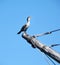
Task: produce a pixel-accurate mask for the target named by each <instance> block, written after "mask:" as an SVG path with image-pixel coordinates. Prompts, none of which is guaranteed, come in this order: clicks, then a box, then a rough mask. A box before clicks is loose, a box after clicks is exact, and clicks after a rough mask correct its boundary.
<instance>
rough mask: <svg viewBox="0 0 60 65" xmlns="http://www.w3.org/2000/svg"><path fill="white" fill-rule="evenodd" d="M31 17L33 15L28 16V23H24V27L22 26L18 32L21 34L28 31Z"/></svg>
mask: <svg viewBox="0 0 60 65" xmlns="http://www.w3.org/2000/svg"><path fill="white" fill-rule="evenodd" d="M30 19H31V17H30V16H28V17H27V23H26V24H25V25H23V27H22V28H21V30H20V31H19V32H18V33H17V34H20V33H21V32H25V33H26V31H27V29H28V27H29V26H30Z"/></svg>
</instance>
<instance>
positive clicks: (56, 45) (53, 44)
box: [50, 44, 60, 48]
mask: <svg viewBox="0 0 60 65" xmlns="http://www.w3.org/2000/svg"><path fill="white" fill-rule="evenodd" d="M59 45H60V44H52V45H50V48H51V47H54V46H59Z"/></svg>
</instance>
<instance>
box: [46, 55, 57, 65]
mask: <svg viewBox="0 0 60 65" xmlns="http://www.w3.org/2000/svg"><path fill="white" fill-rule="evenodd" d="M45 55H46V54H45ZM46 56H47V57H48V59H49V60H50V61H51V62H52V63H53V64H54V65H56V64H55V63H54V61H53V60H52V59H51V58H50V57H49V56H48V55H46Z"/></svg>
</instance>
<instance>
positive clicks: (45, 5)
mask: <svg viewBox="0 0 60 65" xmlns="http://www.w3.org/2000/svg"><path fill="white" fill-rule="evenodd" d="M27 16H31V26H30V27H29V29H28V31H27V33H28V34H30V35H33V34H38V33H44V32H47V31H51V30H55V29H59V28H60V0H0V65H48V63H47V62H46V61H45V59H44V57H45V56H43V55H44V54H42V53H41V52H40V51H39V50H37V49H33V48H32V47H31V46H30V45H29V44H28V43H27V42H26V41H25V40H24V39H23V38H22V37H21V34H20V35H17V32H18V31H19V30H20V28H21V27H22V25H23V24H25V23H26V18H27ZM38 40H39V41H41V42H42V43H44V44H45V45H48V46H49V45H51V44H54V43H60V31H59V32H54V33H52V34H51V35H47V36H42V37H39V38H38ZM53 49H54V50H56V51H57V52H60V50H59V49H60V46H58V47H54V48H53ZM54 62H55V61H54ZM55 63H56V64H57V65H59V64H58V63H57V62H55Z"/></svg>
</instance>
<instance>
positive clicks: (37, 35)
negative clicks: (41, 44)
mask: <svg viewBox="0 0 60 65" xmlns="http://www.w3.org/2000/svg"><path fill="white" fill-rule="evenodd" d="M57 31H60V29H56V30H53V31H50V32H46V33H42V34H36V35H33V37H39V36H44V35H48V34H51V33H53V32H57Z"/></svg>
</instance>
